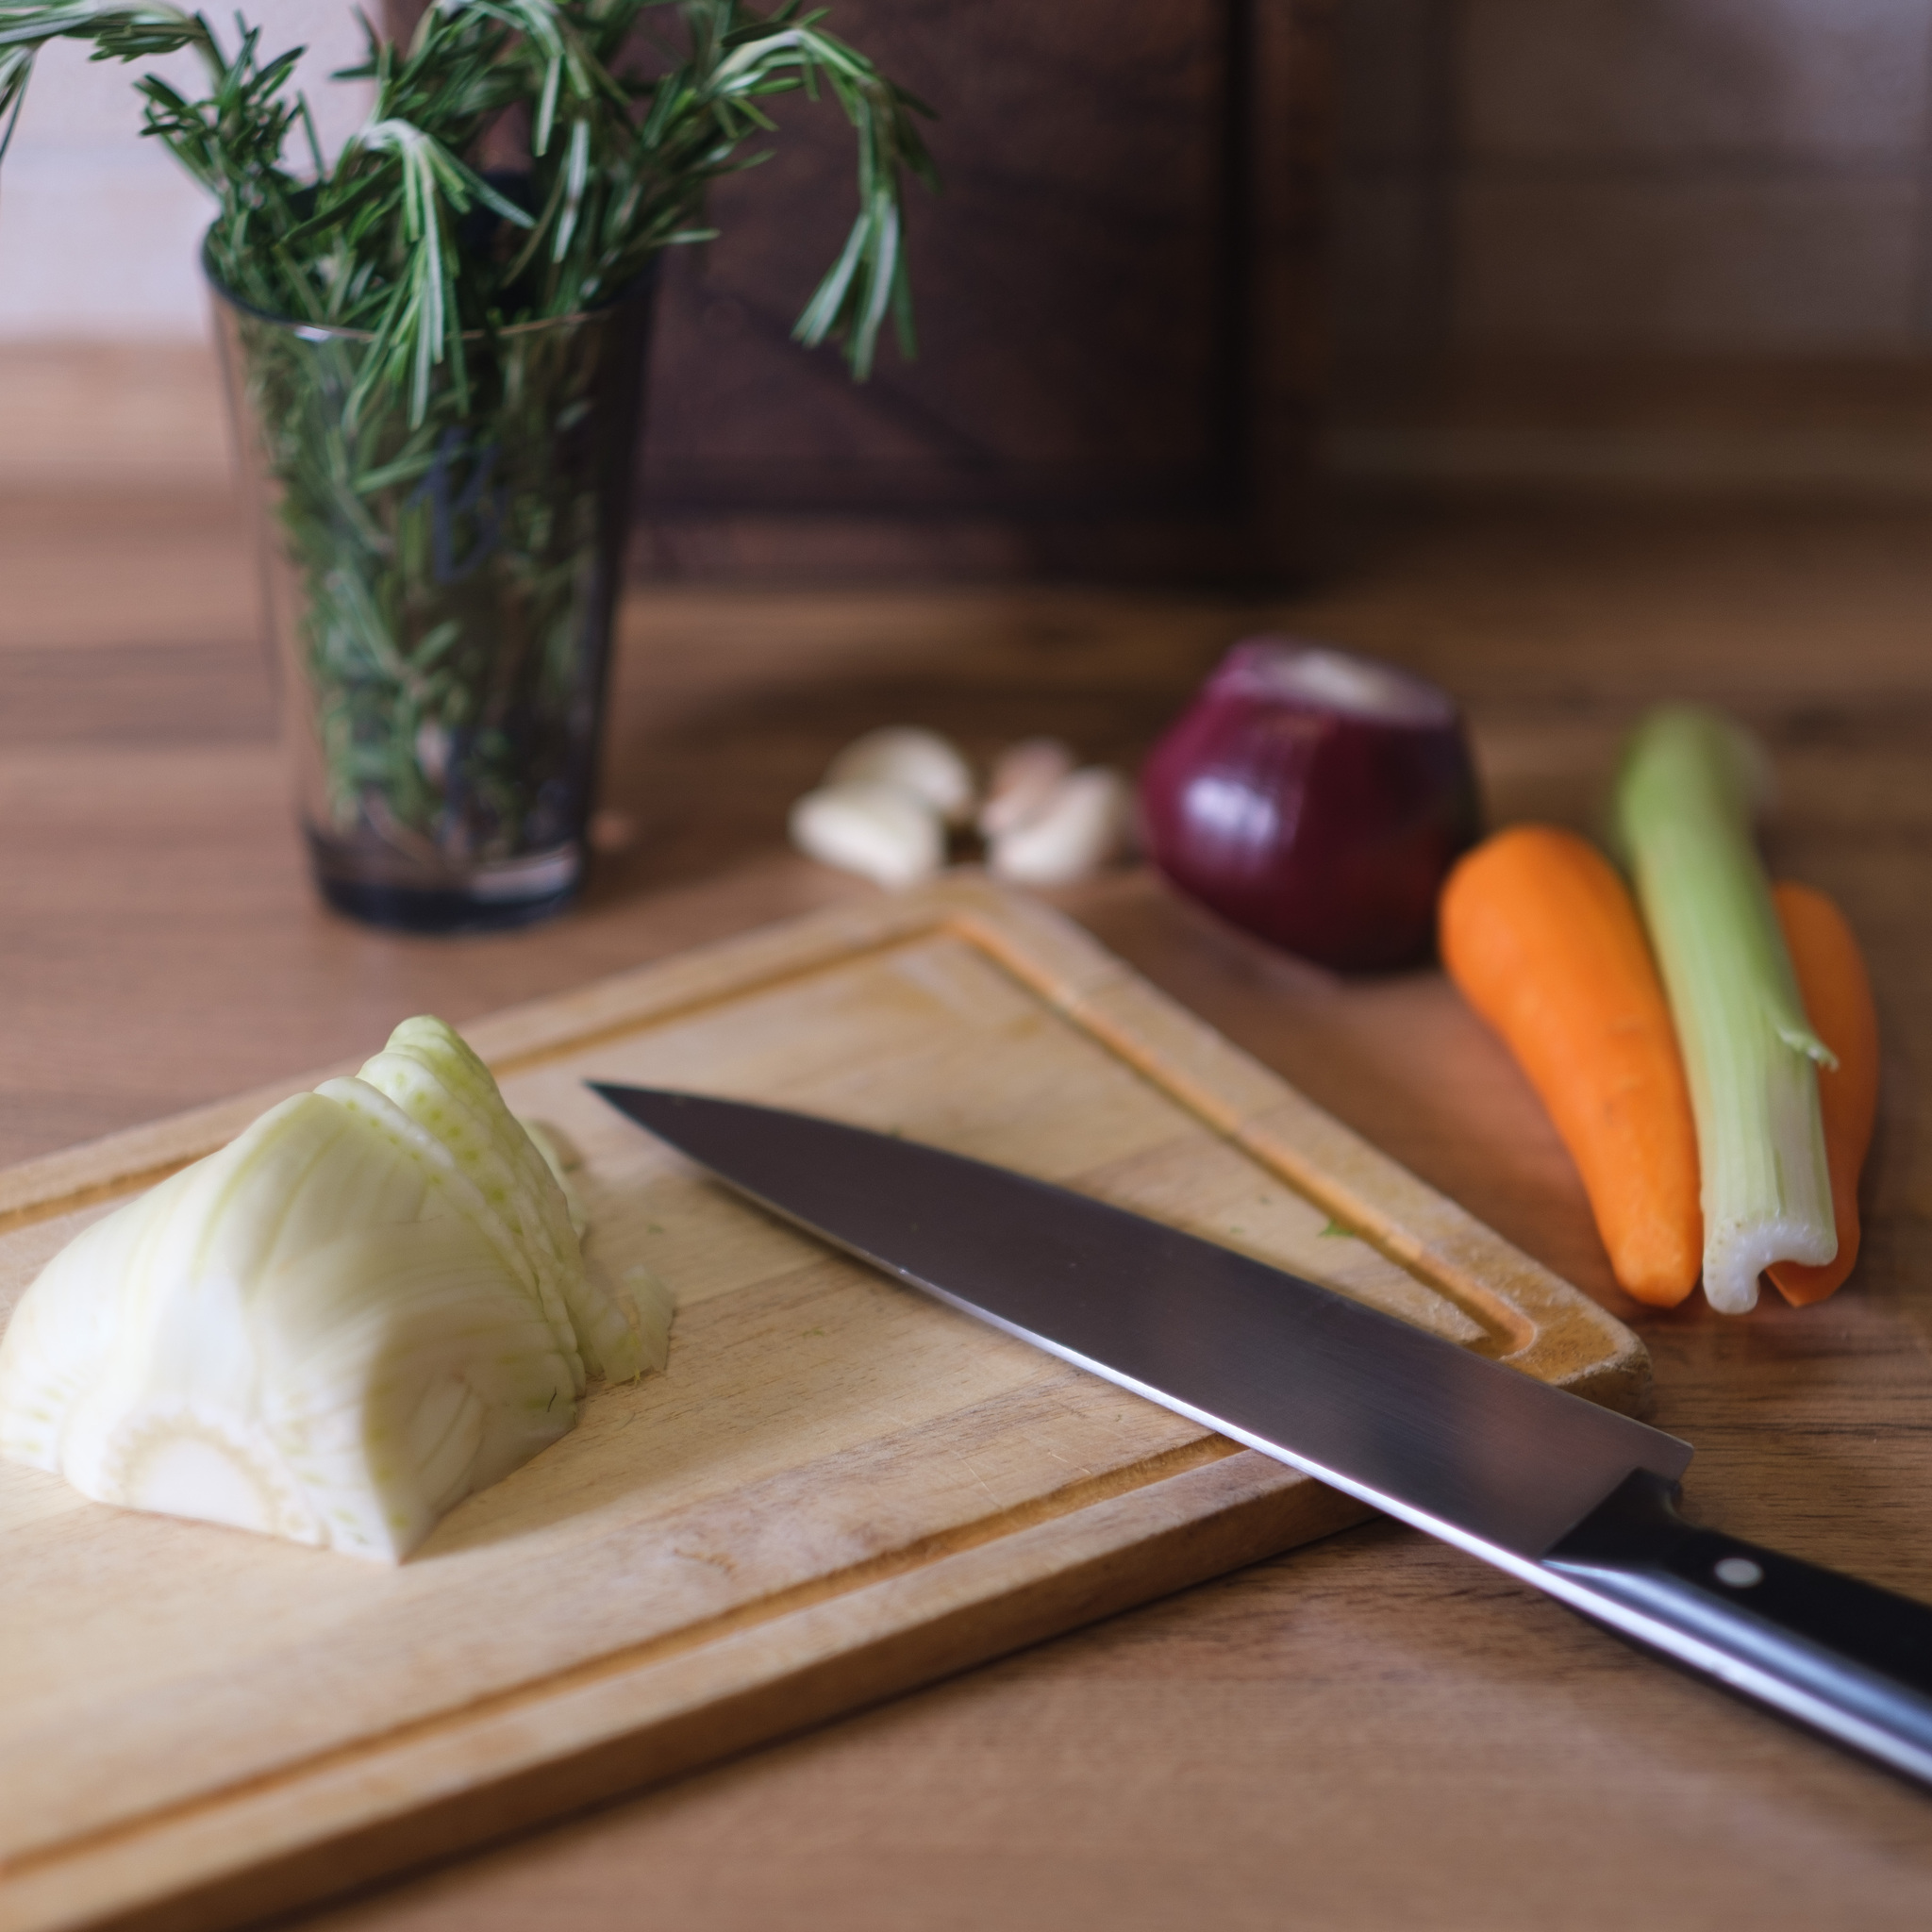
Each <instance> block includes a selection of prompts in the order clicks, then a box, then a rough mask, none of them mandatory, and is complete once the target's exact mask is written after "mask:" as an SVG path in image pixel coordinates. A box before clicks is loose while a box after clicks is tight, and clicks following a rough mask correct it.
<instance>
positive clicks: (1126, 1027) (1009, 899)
mask: <svg viewBox="0 0 1932 1932" xmlns="http://www.w3.org/2000/svg"><path fill="white" fill-rule="evenodd" d="M938 930H952V931H954V932H957V933H958V934H959V935H960V936H961V937H962V938H965V939H967V940H969V941H971V942H972V943H974V944H975V945H976V946H978V947H979V949H980V950H981V951H982V952H984V953H986V954H987V955H988V956H989V957H991V958H993V959H995V960H996V961H997V962H998V963H999V964H1000V965H1001V966H1002V967H1004V968H1005V970H1007V971H1008V973H1010V974H1013V975H1014V976H1015V977H1016V978H1017V979H1019V980H1020V981H1021V982H1022V983H1023V984H1024V985H1025V986H1026V987H1028V988H1029V990H1031V991H1033V992H1035V993H1036V994H1038V995H1039V996H1040V997H1041V998H1042V999H1043V1000H1044V1001H1045V1002H1046V1004H1047V1005H1049V1006H1050V1007H1051V1008H1055V1009H1056V1010H1058V1012H1060V1013H1061V1014H1062V1015H1063V1016H1064V1017H1065V1018H1066V1019H1067V1020H1068V1021H1069V1022H1070V1023H1071V1024H1074V1025H1075V1026H1077V1027H1079V1028H1080V1029H1081V1030H1083V1031H1085V1032H1087V1033H1089V1034H1091V1035H1092V1036H1093V1037H1094V1038H1095V1039H1096V1040H1097V1041H1100V1043H1101V1044H1103V1045H1104V1046H1106V1047H1107V1048H1108V1050H1109V1051H1110V1052H1112V1053H1113V1054H1115V1055H1116V1056H1117V1057H1119V1058H1122V1059H1124V1061H1126V1062H1127V1063H1128V1064H1129V1065H1131V1066H1133V1067H1135V1068H1136V1070H1137V1071H1139V1072H1140V1073H1141V1074H1142V1075H1143V1076H1144V1077H1146V1078H1147V1079H1148V1080H1150V1081H1151V1082H1152V1083H1153V1084H1154V1085H1156V1086H1157V1087H1158V1088H1160V1089H1161V1090H1162V1091H1165V1092H1166V1093H1167V1094H1168V1095H1169V1096H1170V1097H1171V1098H1173V1099H1174V1101H1176V1102H1177V1103H1178V1104H1180V1105H1181V1106H1183V1107H1185V1108H1188V1110H1189V1111H1190V1112H1191V1113H1193V1114H1194V1115H1195V1116H1196V1117H1197V1118H1198V1119H1200V1120H1201V1121H1203V1122H1204V1123H1205V1124H1207V1125H1208V1126H1210V1127H1211V1128H1213V1129H1214V1130H1215V1131H1216V1132H1218V1133H1220V1134H1222V1135H1224V1137H1225V1138H1227V1139H1228V1140H1230V1141H1234V1142H1236V1143H1237V1144H1238V1145H1240V1146H1241V1147H1242V1148H1243V1149H1244V1150H1245V1151H1246V1152H1247V1153H1248V1154H1249V1155H1250V1157H1251V1158H1254V1159H1256V1160H1257V1161H1258V1162H1259V1163H1260V1164H1261V1165H1263V1166H1265V1167H1269V1168H1271V1169H1273V1170H1274V1172H1275V1173H1277V1174H1279V1175H1280V1176H1281V1177H1282V1178H1283V1179H1284V1180H1286V1181H1287V1182H1288V1183H1289V1184H1290V1185H1291V1186H1292V1187H1294V1188H1295V1189H1297V1190H1298V1191H1300V1192H1302V1193H1303V1194H1305V1195H1307V1197H1308V1198H1309V1199H1310V1200H1312V1201H1314V1202H1315V1203H1316V1204H1317V1205H1318V1206H1320V1207H1322V1208H1324V1209H1326V1211H1327V1212H1328V1213H1330V1214H1331V1215H1332V1216H1334V1217H1335V1218H1337V1219H1338V1220H1339V1221H1340V1222H1341V1223H1342V1224H1345V1225H1347V1226H1348V1227H1350V1228H1351V1229H1352V1230H1354V1231H1355V1232H1357V1234H1359V1235H1361V1236H1362V1237H1363V1238H1364V1239H1366V1240H1368V1241H1371V1242H1372V1243H1373V1244H1374V1246H1376V1247H1377V1248H1379V1249H1380V1250H1381V1251H1382V1252H1383V1253H1384V1254H1386V1255H1387V1256H1388V1257H1389V1258H1390V1259H1391V1260H1392V1261H1394V1262H1395V1263H1396V1264H1397V1265H1398V1266H1400V1267H1402V1268H1405V1269H1407V1271H1408V1272H1410V1273H1411V1274H1415V1275H1416V1276H1417V1277H1418V1278H1420V1279H1421V1280H1423V1281H1424V1282H1425V1283H1427V1284H1428V1285H1429V1286H1430V1287H1431V1288H1433V1289H1435V1290H1436V1291H1438V1292H1439V1293H1441V1294H1442V1295H1444V1296H1445V1297H1446V1298H1447V1299H1448V1300H1450V1301H1451V1302H1453V1303H1455V1304H1456V1305H1457V1306H1458V1307H1461V1308H1463V1309H1464V1310H1465V1312H1467V1313H1468V1314H1469V1315H1470V1316H1471V1317H1472V1318H1473V1319H1474V1320H1475V1321H1476V1322H1477V1323H1478V1324H1479V1325H1481V1326H1482V1327H1484V1328H1485V1329H1486V1330H1487V1331H1489V1332H1490V1333H1491V1335H1493V1336H1495V1337H1496V1338H1497V1340H1498V1341H1499V1343H1500V1344H1501V1345H1499V1346H1498V1347H1496V1348H1494V1349H1493V1350H1491V1353H1494V1354H1497V1355H1498V1356H1500V1357H1502V1358H1503V1359H1504V1360H1507V1361H1508V1362H1509V1363H1510V1365H1511V1366H1512V1367H1515V1368H1519V1369H1522V1370H1524V1371H1525V1372H1526V1373H1528V1374H1533V1375H1535V1376H1537V1377H1538V1379H1539V1380H1541V1381H1546V1382H1551V1383H1554V1384H1556V1385H1557V1386H1558V1387H1561V1388H1567V1389H1570V1390H1572V1391H1574V1392H1575V1393H1577V1394H1580V1395H1586V1396H1588V1397H1590V1399H1591V1400H1592V1401H1595V1402H1600V1403H1602V1404H1604V1405H1605V1406H1607V1407H1612V1408H1619V1409H1624V1410H1626V1411H1628V1412H1630V1413H1632V1414H1641V1413H1643V1412H1644V1411H1645V1410H1646V1409H1647V1408H1648V1407H1649V1404H1650V1396H1651V1370H1650V1357H1649V1354H1648V1352H1647V1351H1646V1350H1645V1348H1644V1346H1643V1344H1642V1342H1641V1341H1640V1340H1639V1339H1638V1337H1637V1336H1636V1335H1635V1334H1633V1333H1632V1332H1631V1331H1630V1330H1629V1329H1628V1328H1627V1327H1625V1326H1624V1324H1623V1323H1621V1322H1619V1321H1618V1320H1617V1319H1616V1317H1615V1316H1613V1315H1611V1314H1610V1313H1609V1312H1608V1310H1607V1309H1605V1308H1603V1307H1599V1306H1598V1304H1596V1303H1595V1302H1593V1301H1591V1299H1590V1298H1589V1297H1588V1296H1587V1295H1585V1294H1584V1293H1582V1291H1580V1290H1578V1289H1576V1288H1574V1286H1572V1284H1570V1283H1569V1282H1567V1281H1565V1280H1563V1279H1562V1278H1561V1277H1560V1276H1559V1275H1557V1274H1555V1273H1554V1272H1553V1271H1552V1270H1550V1269H1547V1268H1545V1267H1543V1266H1542V1264H1541V1263H1540V1262H1538V1261H1536V1260H1535V1259H1534V1258H1533V1257H1530V1256H1528V1255H1525V1254H1524V1253H1523V1252H1522V1250H1521V1249H1519V1248H1516V1247H1514V1246H1513V1245H1512V1244H1511V1243H1509V1242H1508V1241H1505V1240H1504V1239H1503V1238H1502V1237H1501V1236H1500V1235H1498V1234H1496V1233H1495V1232H1494V1231H1493V1230H1492V1229H1491V1228H1489V1227H1487V1226H1485V1225H1484V1224H1482V1223H1480V1222H1478V1221H1477V1220H1476V1219H1475V1218H1474V1216H1473V1215H1471V1214H1470V1213H1468V1211H1467V1210H1466V1209H1464V1208H1460V1207H1459V1206H1457V1204H1456V1203H1455V1202H1453V1201H1451V1200H1449V1199H1448V1198H1447V1197H1446V1196H1445V1195H1443V1194H1441V1193H1440V1192H1438V1191H1436V1190H1435V1189H1433V1188H1431V1187H1429V1186H1428V1185H1427V1184H1426V1183H1424V1181H1422V1180H1421V1179H1419V1178H1418V1177H1417V1176H1416V1175H1414V1174H1410V1173H1409V1172H1408V1170H1407V1168H1405V1167H1403V1166H1402V1165H1401V1164H1400V1163H1399V1162H1397V1161H1394V1160H1392V1159H1391V1158H1390V1157H1389V1156H1387V1155H1386V1154H1384V1153H1382V1152H1381V1151H1380V1150H1379V1149H1378V1148H1376V1147H1374V1146H1372V1145H1371V1144H1370V1143H1369V1142H1368V1141H1364V1140H1363V1139H1362V1138H1361V1137H1360V1136H1359V1135H1357V1133H1355V1132H1354V1131H1353V1130H1352V1129H1351V1128H1349V1127H1347V1126H1346V1125H1344V1124H1342V1123H1341V1121H1339V1120H1337V1119H1336V1118H1335V1117H1334V1116H1333V1115H1332V1114H1330V1113H1328V1112H1326V1111H1325V1110H1324V1109H1323V1108H1319V1107H1317V1106H1316V1105H1315V1104H1314V1103H1313V1102H1312V1101H1310V1100H1308V1099H1307V1098H1306V1097H1305V1096H1304V1095H1302V1094H1301V1093H1299V1092H1297V1091H1296V1090H1295V1089H1294V1088H1293V1087H1292V1086H1291V1085H1290V1084H1289V1083H1288V1081H1286V1080H1285V1079H1284V1078H1283V1077H1282V1076H1281V1075H1280V1074H1276V1073H1274V1071H1273V1070H1272V1069H1271V1068H1269V1067H1267V1066H1264V1065H1263V1064H1262V1063H1261V1062H1260V1061H1259V1060H1257V1059H1256V1058H1254V1057H1253V1056H1252V1055H1249V1054H1247V1053H1244V1052H1243V1051H1242V1050H1241V1048H1240V1047H1237V1046H1236V1045H1234V1043H1233V1042H1232V1041H1228V1040H1226V1039H1225V1038H1224V1037H1223V1036H1222V1035H1221V1034H1220V1033H1218V1032H1216V1031H1215V1030H1214V1028H1212V1027H1211V1026H1209V1025H1208V1024H1207V1023H1206V1022H1205V1021H1203V1020H1201V1019H1200V1018H1199V1017H1198V1016H1197V1015H1195V1014H1193V1013H1191V1012H1190V1011H1189V1010H1188V1009H1187V1008H1185V1007H1183V1006H1181V1005H1180V1004H1179V1002H1177V1001H1175V1000H1174V999H1172V998H1171V997H1170V996H1169V995H1167V994H1165V993H1163V992H1161V991H1158V989H1157V988H1155V987H1152V986H1150V985H1148V984H1147V982H1146V981H1144V980H1142V979H1141V978H1140V977H1139V976H1138V975H1136V974H1134V973H1133V972H1132V971H1131V970H1130V969H1129V968H1128V967H1127V966H1126V965H1125V964H1124V962H1123V961H1122V960H1120V959H1119V958H1116V957H1115V956H1114V955H1112V954H1111V953H1109V952H1108V951H1107V950H1106V948H1105V947H1103V946H1102V945H1101V944H1100V943H1099V941H1096V940H1094V939H1093V938H1091V936H1090V935H1089V934H1087V933H1086V932H1084V931H1082V930H1081V929H1080V928H1079V927H1078V926H1076V925H1075V924H1074V923H1073V922H1072V921H1071V920H1069V919H1067V918H1066V917H1065V916H1064V915H1062V914H1060V913H1058V912H1056V911H1053V910H1051V909H1050V908H1047V907H1045V906H1042V905H1041V904H1040V903H1039V902H1038V901H1036V900H1031V899H1023V898H1021V897H1019V896H1018V895H1016V894H1014V893H1011V892H1008V891H1005V890H1003V889H1001V888H1000V887H998V886H996V885H994V884H993V883H992V882H991V880H989V879H988V878H986V876H985V875H984V874H981V873H979V872H978V871H977V870H976V869H974V868H970V867H969V868H960V869H959V870H958V871H956V872H953V873H950V874H946V875H944V876H943V877H942V878H941V879H940V880H938V881H937V882H935V883H934V884H932V885H929V886H926V887H924V888H922V889H919V890H917V891H907V892H899V893H891V894H882V895H881V896H879V897H878V898H875V899H871V900H867V901H863V902H860V903H858V904H855V905H845V906H838V907H833V908H827V909H826V910H824V911H821V912H816V913H809V914H807V915H806V916H804V917H803V918H800V919H794V920H790V921H785V922H781V923H779V924H774V925H770V926H765V927H761V928H759V929H758V930H757V931H754V932H750V933H743V934H739V935H736V936H734V937H732V938H730V939H725V940H721V941H715V942H713V943H712V944H710V945H708V946H703V947H698V948H695V949H693V950H692V951H691V952H688V953H683V954H679V955H677V956H675V958H671V959H665V960H657V961H653V962H650V963H648V964H646V965H643V966H641V967H637V968H634V969H632V970H631V971H629V972H626V973H620V974H611V975H608V977H606V978H603V979H600V980H595V981H592V982H591V984H589V985H588V986H584V987H580V988H577V989H575V990H574V991H569V992H565V993H560V994H551V995H548V996H545V997H543V998H541V999H538V1000H533V1001H529V1002H525V1004H523V1005H520V1006H516V1007H510V1008H504V1009H503V1010H502V1011H500V1012H497V1013H493V1014H490V1015H487V1016H485V1017H484V1018H482V1019H480V1020H478V1021H475V1022H473V1023H466V1024H465V1027H464V1034H465V1037H466V1038H467V1039H468V1040H469V1041H470V1042H471V1044H472V1045H473V1046H475V1049H476V1051H477V1052H478V1053H479V1054H480V1055H481V1056H482V1058H484V1059H485V1060H486V1061H488V1062H489V1064H490V1065H491V1068H492V1069H493V1070H494V1071H495V1072H496V1073H497V1074H498V1075H499V1076H500V1077H509V1076H512V1075H514V1074H517V1073H519V1072H522V1071H525V1070H527V1069H530V1068H534V1067H538V1066H541V1065H542V1064H543V1063H544V1062H546V1061H548V1060H551V1059H554V1058H558V1057H560V1056H562V1055H564V1054H568V1053H573V1052H577V1051H581V1050H582V1049H583V1048H584V1047H585V1046H587V1045H594V1044H595V1043H596V1042H597V1041H598V1040H599V1039H600V1038H603V1037H609V1038H617V1037H621V1036H622V1035H623V1034H625V1033H627V1032H632V1031H635V1030H637V1029H638V1028H639V1027H641V1026H643V1025H650V1024H665V1023H667V1022H668V1021H670V1020H673V1019H675V1018H676V1017H678V1016H679V1015H680V1014H682V1013H686V1012H690V1011H693V1010H696V1009H699V1008H704V1007H706V1006H710V1005H716V1004H718V1003H720V1002H722V1001H724V1000H725V999H729V998H737V997H741V996H742V995H744V994H746V993H749V992H752V991H758V989H760V988H762V987H765V986H769V985H773V984H776V983H778V982H780V981H782V980H785V979H789V978H798V977H802V976H804V975H806V974H809V973H811V972H813V971H816V970H819V969H821V968H823V967H825V966H827V965H830V964H832V963H834V962H836V961H839V960H841V959H848V958H853V957H855V956H857V955H859V954H863V953H867V952H875V951H881V950H884V949H886V948H889V947H891V946H893V945H897V944H902V943H905V942H906V941H908V940H911V939H914V938H917V937H919V936H921V935H922V934H924V933H929V932H933V931H938ZM354 1070H355V1063H351V1062H341V1063H339V1064H337V1065H335V1066H332V1067H329V1068H325V1069H324V1070H323V1071H321V1072H320V1073H314V1074H304V1075H301V1076H299V1077H296V1078H292V1079H289V1080H283V1081H277V1082H275V1083H273V1084H271V1085H267V1086H263V1087H259V1088H257V1089H255V1090H254V1091H251V1092H248V1093H245V1094H241V1095H238V1096H237V1097H235V1098H234V1099H232V1100H227V1101H222V1102H217V1103H215V1104H214V1105H212V1106H209V1107H205V1108H192V1109H190V1110H188V1111H186V1112H183V1113H179V1114H175V1115H172V1116H170V1117H168V1118H167V1119H164V1120H161V1121H157V1122H153V1123H149V1124H144V1125H142V1126H137V1127H130V1128H126V1129H124V1130H123V1131H121V1132H119V1133H116V1134H110V1135H108V1136H106V1137H104V1138H102V1139H100V1140H97V1141H87V1142H84V1143H83V1144H81V1145H80V1146H78V1147H74V1148H69V1149H67V1150H65V1151H64V1152H62V1153H58V1154H52V1155H46V1156H42V1157H41V1158H38V1159H35V1160H31V1161H27V1162H25V1163H22V1164H21V1165H19V1166H16V1167H13V1168H10V1169H8V1170H5V1171H0V1234H5V1233H8V1232H10V1231H11V1230H13V1229H15V1228H18V1227H22V1226H25V1225H29V1224H32V1223H34V1222H37V1221H41V1220H45V1219H49V1218H52V1217H53V1216H55V1215H58V1214H61V1213H67V1212H72V1211H74V1210H75V1209H77V1208H83V1207H85V1206H88V1205H90V1204H92V1203H94V1202H106V1201H109V1200H113V1199H117V1198H119V1197H121V1196H123V1195H125V1194H127V1193H131V1192H133V1191H135V1190H136V1189H138V1188H141V1187H146V1186H152V1185H153V1184H154V1183H155V1182H157V1181H158V1180H161V1179H164V1178H165V1177H166V1176H167V1175H168V1174H172V1173H174V1172H175V1171H176V1170H178V1169H179V1168H181V1167H183V1166H186V1165H187V1164H188V1162H190V1161H192V1160H196V1159H199V1158H201V1157H202V1156H204V1155H206V1154H209V1153H212V1152H213V1151H214V1150H215V1149H216V1148H218V1147H221V1146H223V1145H225V1143H226V1142H227V1141H229V1140H231V1139H233V1137H234V1136H235V1135H236V1134H238V1133H239V1132H241V1131H242V1128H243V1127H245V1126H246V1125H248V1124H249V1123H250V1122H251V1121H253V1120H254V1119H256V1118H257V1117H258V1115H259V1114H260V1113H262V1112H263V1111H265V1110H266V1109H267V1108H270V1107H272V1106H274V1105H275V1104H276V1103H277V1102H278V1101H281V1100H284V1099H286V1098H287V1097H288V1096H289V1095H290V1094H291V1093H297V1092H301V1091H305V1090H307V1089H308V1088H312V1087H314V1086H316V1085H317V1084H319V1083H320V1082H321V1081H322V1080H325V1079H327V1078H330V1077H333V1076H335V1075H338V1074H343V1073H352V1072H354Z"/></svg>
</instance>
